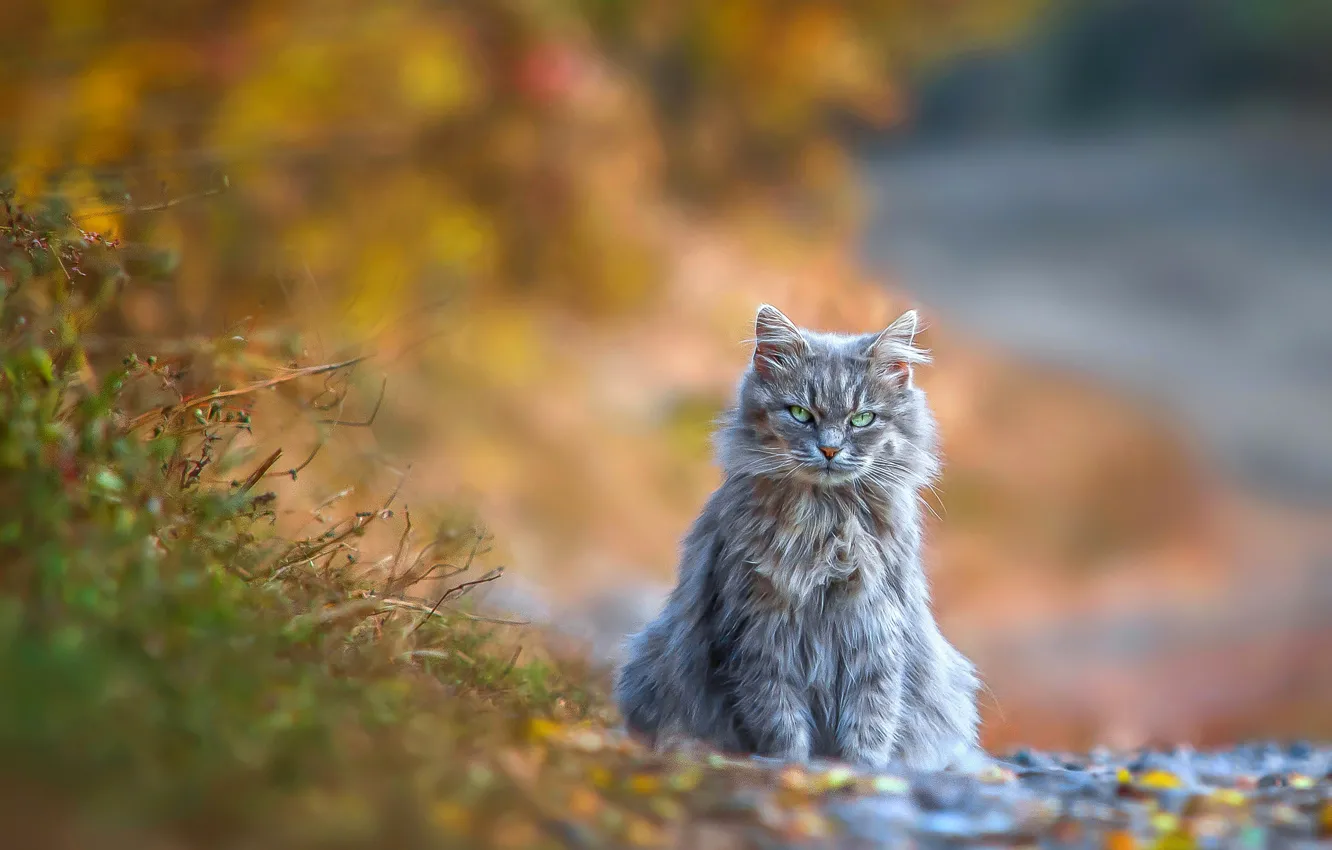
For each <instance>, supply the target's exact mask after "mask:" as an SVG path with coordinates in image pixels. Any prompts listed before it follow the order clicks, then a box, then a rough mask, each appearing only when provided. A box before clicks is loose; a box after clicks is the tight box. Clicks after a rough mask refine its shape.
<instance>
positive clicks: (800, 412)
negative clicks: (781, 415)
mask: <svg viewBox="0 0 1332 850" xmlns="http://www.w3.org/2000/svg"><path fill="white" fill-rule="evenodd" d="M786 411H787V412H788V413H790V414H791V418H792V419H794V420H795V421H797V422H808V421H810V420H811V419H813V418H814V414H812V413H810V412H809V409H808V408H804V407H801V406H800V405H798V404H793V405H791V406H790V407H788V408H786Z"/></svg>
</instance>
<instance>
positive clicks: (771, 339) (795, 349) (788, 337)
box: [754, 304, 809, 378]
mask: <svg viewBox="0 0 1332 850" xmlns="http://www.w3.org/2000/svg"><path fill="white" fill-rule="evenodd" d="M754 340H755V343H754V371H756V372H758V373H759V374H760V375H762V376H763V377H765V378H767V377H771V376H772V374H773V373H774V372H775V371H778V370H782V369H789V368H791V367H792V366H794V365H795V363H796V361H798V360H799V359H800V357H801V356H802V355H803V354H805V352H806V351H808V350H809V344H808V343H807V342H805V338H804V337H803V336H801V335H800V329H799V328H797V327H796V326H795V324H794V323H793V322H792V321H791V320H790V319H788V318H786V316H784V315H782V311H781V310H778V309H777V308H776V307H774V306H772V305H771V304H762V305H760V306H759V308H758V315H757V316H756V317H755V318H754Z"/></svg>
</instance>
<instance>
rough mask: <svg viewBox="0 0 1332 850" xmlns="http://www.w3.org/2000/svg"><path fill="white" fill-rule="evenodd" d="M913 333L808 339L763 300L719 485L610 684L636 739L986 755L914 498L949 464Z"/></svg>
mask: <svg viewBox="0 0 1332 850" xmlns="http://www.w3.org/2000/svg"><path fill="white" fill-rule="evenodd" d="M916 327H917V319H916V314H915V312H914V311H913V312H908V313H906V314H904V315H903V316H902V317H901V318H899V319H897V320H896V321H894V322H893V323H892V325H890V326H889V327H888V328H887V329H886V330H884V331H882V332H880V333H877V334H868V335H863V336H846V335H841V334H828V333H818V332H814V331H809V330H801V329H799V328H797V327H796V326H795V325H794V324H792V323H791V321H790V320H789V319H787V318H786V316H784V315H782V313H781V312H779V311H778V310H777V309H775V308H773V307H770V306H768V305H763V306H762V307H760V308H759V311H758V317H757V320H756V331H757V333H756V337H757V339H756V345H755V350H754V357H753V362H752V364H751V365H750V368H749V369H748V370H746V373H745V375H744V377H743V378H742V379H741V382H740V389H739V398H738V404H737V405H736V406H735V408H734V409H732V410H731V411H730V412H729V413H728V415H727V417H726V418H725V419H724V420H723V422H722V425H721V428H720V431H719V433H718V435H717V446H718V456H719V460H720V463H721V466H722V468H723V471H724V472H725V481H724V482H723V483H722V485H721V487H720V488H718V489H717V491H716V492H714V493H713V494H712V496H711V498H709V499H708V502H707V505H706V506H705V507H704V509H703V513H702V515H701V516H700V517H699V518H698V520H697V521H696V522H695V523H694V525H693V527H692V529H691V530H690V531H689V534H688V536H687V537H686V538H685V541H684V547H683V555H682V558H681V563H680V571H679V579H678V584H677V585H676V587H675V589H674V591H673V592H672V593H671V596H670V598H669V599H668V600H667V602H666V605H665V608H664V610H663V611H662V612H661V614H660V615H659V616H658V617H657V619H655V620H654V621H652V622H651V623H650V624H649V625H648V626H647V627H646V628H645V629H644V630H643V631H642V632H640V633H639V634H637V635H635V636H633V637H632V638H630V640H629V643H628V646H627V658H628V660H627V661H626V663H625V664H624V666H623V668H622V669H621V670H620V671H619V675H618V677H617V681H616V685H615V696H616V701H617V702H618V704H619V707H620V711H621V713H622V714H623V715H624V718H625V720H626V721H627V723H628V726H629V728H630V730H631V731H633V732H634V733H636V734H638V735H639V736H641V737H643V738H646V739H647V740H648V741H650V742H652V743H654V744H658V745H660V744H662V743H664V742H665V741H667V740H672V739H676V738H680V737H685V738H697V739H702V740H704V741H706V742H708V743H710V744H712V745H714V746H716V747H718V748H720V749H723V750H727V751H731V752H742V753H757V754H760V755H765V756H769V757H774V758H780V759H784V760H792V761H803V760H807V759H809V758H810V757H829V758H840V759H843V760H846V761H848V762H852V763H855V764H858V765H862V766H865V767H869V768H872V769H883V768H884V767H885V766H887V765H888V764H889V763H890V762H893V763H900V764H902V765H904V766H906V767H908V768H915V769H937V768H942V767H946V766H949V765H952V764H956V763H958V762H959V761H960V760H961V759H962V758H964V757H969V756H972V755H974V754H976V753H977V752H978V751H977V750H976V749H975V748H976V727H977V712H976V699H975V694H976V688H977V685H978V681H977V678H976V674H975V671H974V668H973V667H972V665H971V663H970V662H969V661H968V660H967V659H966V658H965V657H963V656H962V654H961V653H959V652H958V651H957V650H956V649H954V648H953V647H952V646H951V645H950V644H949V643H948V642H947V641H946V640H945V639H944V637H943V636H942V635H941V634H940V633H939V627H938V625H937V624H936V623H935V620H934V616H933V614H932V613H931V610H930V603H929V588H928V585H927V582H926V579H925V573H924V571H923V568H922V565H921V525H922V516H921V506H922V502H921V497H920V490H921V488H923V487H925V486H927V485H928V484H929V483H930V481H931V480H932V479H933V478H934V477H935V476H937V475H938V473H939V469H940V463H939V458H938V455H937V453H936V438H935V425H934V420H933V417H932V415H931V413H930V411H929V408H928V406H927V405H926V401H925V395H924V393H922V392H921V390H920V389H919V388H917V387H916V386H914V384H913V381H912V367H913V366H914V365H915V364H918V363H925V362H928V359H929V358H928V356H927V353H926V352H925V351H923V350H921V349H919V348H917V347H916V346H915V345H914V338H915V334H916Z"/></svg>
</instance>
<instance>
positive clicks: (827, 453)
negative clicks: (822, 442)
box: [819, 446, 842, 460]
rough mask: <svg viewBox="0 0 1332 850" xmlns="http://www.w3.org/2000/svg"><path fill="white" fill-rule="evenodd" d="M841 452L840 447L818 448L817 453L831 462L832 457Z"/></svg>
mask: <svg viewBox="0 0 1332 850" xmlns="http://www.w3.org/2000/svg"><path fill="white" fill-rule="evenodd" d="M841 450H842V447H841V446H819V451H821V452H823V456H824V457H826V458H827V459H828V460H832V459H833V458H834V457H836V456H837V453H838V452H840V451H841Z"/></svg>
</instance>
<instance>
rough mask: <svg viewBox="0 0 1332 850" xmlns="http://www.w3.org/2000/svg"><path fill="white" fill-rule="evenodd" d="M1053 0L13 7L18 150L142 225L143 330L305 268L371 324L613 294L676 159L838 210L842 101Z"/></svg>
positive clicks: (644, 248) (698, 191)
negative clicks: (473, 302) (435, 301)
mask: <svg viewBox="0 0 1332 850" xmlns="http://www.w3.org/2000/svg"><path fill="white" fill-rule="evenodd" d="M1032 2H1033V0H1003V2H998V3H996V2H993V0H953V1H952V2H949V3H947V4H942V5H941V4H936V3H924V2H919V0H877V2H871V1H870V0H843V1H842V2H836V3H814V2H789V0H736V2H728V3H707V2H699V1H698V0H691V2H678V3H677V2H667V0H643V2H616V1H615V0H551V2H541V3H533V2H520V0H505V2H489V0H462V2H452V3H441V2H435V0H384V2H376V3H361V2H351V0H331V2H319V3H316V2H312V0H277V2H267V3H258V2H253V0H244V1H243V2H217V0H181V2H177V3H173V4H170V6H169V7H163V6H161V4H158V3H153V2H146V0H125V2H120V3H117V4H115V5H114V6H112V4H110V3H108V2H106V0H52V2H50V3H47V4H44V5H39V4H6V6H5V8H3V9H0V33H4V35H3V36H2V37H0V39H2V40H3V44H2V45H0V75H2V76H3V78H4V79H5V80H6V85H5V86H4V87H3V88H0V127H3V128H4V129H3V131H0V173H8V174H10V175H11V176H12V177H11V179H12V181H13V183H14V184H15V188H17V190H18V193H19V196H20V198H25V197H26V198H30V197H32V196H35V195H38V194H42V193H47V192H56V193H60V194H62V195H64V196H66V197H68V198H69V199H70V200H71V203H72V205H73V207H74V214H75V216H76V217H77V218H78V220H79V222H80V223H81V224H82V225H83V226H85V227H87V228H89V229H93V230H98V231H109V232H115V233H116V234H117V235H121V236H123V237H124V238H125V240H126V242H127V243H128V245H129V246H130V252H129V254H128V255H127V256H128V260H127V262H128V264H129V266H130V271H131V273H133V274H134V275H135V276H136V278H137V279H138V280H140V281H141V282H144V281H146V282H148V283H146V284H145V285H143V286H140V287H138V288H137V290H136V292H135V293H134V294H133V295H132V297H130V298H128V299H127V300H126V302H125V304H124V308H123V311H122V312H123V316H122V317H121V318H122V321H123V324H124V325H125V328H124V330H126V331H128V332H134V333H160V332H162V331H164V330H166V329H173V330H178V329H181V328H187V327H200V328H202V327H215V326H217V325H218V324H219V323H225V322H228V321H235V320H238V319H240V318H242V317H243V316H245V315H247V314H248V313H250V312H251V311H253V310H256V309H262V308H268V309H279V310H280V309H282V308H283V307H284V306H285V305H284V302H285V301H286V300H287V299H288V298H290V297H291V296H289V295H286V294H284V291H285V290H289V289H290V288H291V287H290V286H289V284H290V283H291V281H290V280H288V279H287V278H289V277H291V276H293V275H294V274H296V275H299V276H300V277H301V278H304V279H305V284H307V285H308V284H310V282H311V281H313V282H314V283H315V285H317V288H318V291H319V292H320V293H321V294H322V295H323V296H324V297H325V298H327V299H328V300H329V302H330V303H332V304H335V305H338V306H339V307H341V308H342V309H343V310H345V312H346V313H347V315H349V316H350V318H351V320H352V321H353V322H354V323H360V324H361V325H372V324H374V323H376V322H379V321H382V320H383V319H384V318H385V317H388V316H394V315H398V314H401V313H403V312H404V311H408V310H410V309H411V307H412V305H413V304H416V303H418V302H417V297H418V296H419V295H421V294H423V293H429V294H430V295H431V296H432V297H435V296H438V295H440V294H453V295H455V296H458V295H469V294H470V295H472V296H476V297H491V296H499V297H507V296H511V295H513V294H515V293H517V292H522V293H525V294H526V295H527V296H533V297H549V298H553V299H556V300H557V301H558V302H560V303H563V304H565V305H570V306H574V307H576V308H579V309H594V308H595V309H607V308H609V309H616V308H620V307H625V306H629V305H633V304H635V303H641V301H642V298H643V297H644V296H645V295H646V294H647V293H648V292H650V291H651V284H652V282H653V280H654V275H655V274H656V271H657V268H658V264H657V263H656V262H655V261H654V258H653V253H652V249H651V248H650V246H649V242H648V240H646V239H645V238H644V237H643V235H642V229H643V228H642V227H641V224H642V218H643V215H644V213H645V210H644V205H643V204H642V201H643V199H644V198H651V197H655V196H656V195H657V194H659V190H660V188H661V186H660V183H661V178H662V176H663V174H664V176H665V177H667V178H669V185H670V187H671V188H672V189H674V190H677V191H679V192H680V193H682V194H684V195H685V196H686V197H689V198H691V199H694V200H696V201H704V202H708V203H710V204H719V203H725V202H728V201H731V200H736V199H743V198H744V197H746V196H750V195H752V192H753V191H754V190H756V189H757V190H761V191H762V192H763V195H762V197H765V198H768V199H769V200H772V199H775V198H781V199H783V200H787V201H794V202H796V205H795V207H794V208H795V209H800V210H812V211H814V212H816V213H818V214H819V215H820V216H822V217H824V218H825V219H827V220H830V221H834V222H836V221H838V220H840V219H839V215H840V210H841V205H840V199H841V193H842V192H843V190H844V188H845V182H846V181H845V176H846V164H845V162H844V161H843V157H842V154H841V152H840V150H839V148H838V146H837V145H836V144H835V141H834V138H833V136H832V134H831V131H830V126H831V125H830V123H829V120H828V119H829V118H830V116H834V115H838V114H851V115H855V116H858V117H859V119H861V120H865V121H869V122H871V123H874V124H883V123H886V122H889V121H892V120H893V119H894V118H896V116H897V114H898V109H899V107H898V105H897V104H898V99H899V98H898V94H897V92H896V90H895V88H894V80H895V79H896V78H897V76H898V75H899V74H900V72H901V70H902V69H903V68H905V67H907V66H908V65H909V64H910V63H911V62H913V61H917V60H918V59H919V58H920V57H922V56H925V55H928V54H929V52H930V51H931V50H936V49H938V48H939V47H941V46H948V47H956V46H958V45H959V44H965V43H966V42H967V41H968V40H969V39H972V38H974V37H976V35H977V34H978V33H992V32H995V31H998V30H1000V29H1002V28H1003V27H1006V26H1010V25H1011V24H1012V23H1013V22H1015V21H1017V20H1020V19H1021V18H1022V17H1023V15H1024V14H1025V12H1026V10H1027V8H1028V7H1030V6H1031V5H1032ZM659 163H661V164H664V166H665V169H664V172H663V171H662V169H660V168H659V167H658V164H659ZM774 192H775V193H776V194H773V193H774ZM204 195H206V196H208V202H207V203H198V202H197V201H198V200H200V198H199V196H204ZM164 208H166V209H164ZM149 212H156V213H157V214H155V215H149V214H146V213H149ZM142 244H153V245H166V246H168V247H173V248H175V249H176V250H175V251H169V252H167V253H166V254H153V255H152V256H151V257H148V256H136V254H135V253H134V250H133V246H135V245H142ZM149 284H151V285H149ZM154 287H155V288H154ZM306 288H307V289H308V286H307V287H306Z"/></svg>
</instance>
